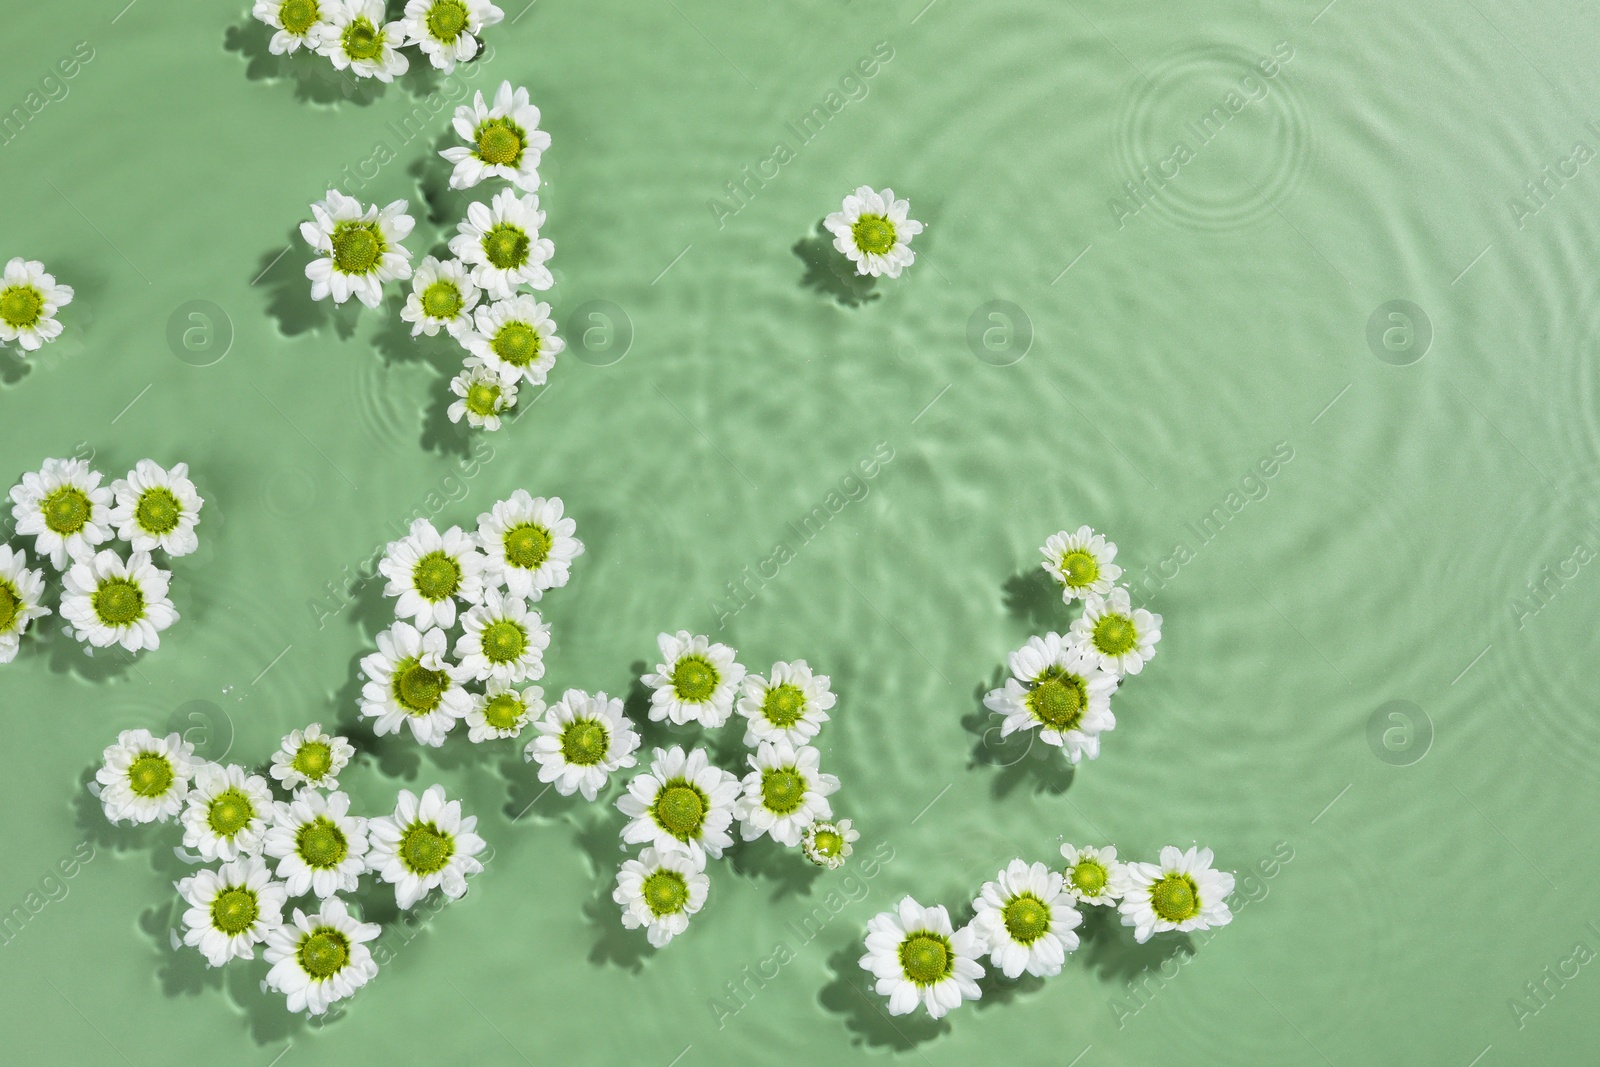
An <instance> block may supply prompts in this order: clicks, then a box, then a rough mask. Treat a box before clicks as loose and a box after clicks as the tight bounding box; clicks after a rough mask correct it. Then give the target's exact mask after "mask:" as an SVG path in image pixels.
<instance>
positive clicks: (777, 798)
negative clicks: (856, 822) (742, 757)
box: [733, 741, 839, 848]
mask: <svg viewBox="0 0 1600 1067" xmlns="http://www.w3.org/2000/svg"><path fill="white" fill-rule="evenodd" d="M821 759H822V753H820V752H818V751H817V750H816V749H814V748H812V747H811V746H810V745H801V746H800V747H799V748H796V747H795V746H794V745H791V744H790V743H789V742H787V741H764V742H762V744H761V747H760V748H759V749H758V750H756V751H755V752H754V753H752V754H751V755H750V757H749V760H750V766H751V767H753V768H754V770H752V771H751V772H750V773H749V774H747V775H745V776H744V795H743V796H741V797H740V798H739V800H738V802H737V803H735V804H734V808H733V813H734V816H735V817H736V818H738V820H739V834H740V836H741V837H743V838H744V839H745V840H746V841H754V840H756V839H757V838H758V837H760V836H761V835H762V834H771V835H772V839H773V840H774V841H776V842H778V843H779V844H780V845H788V846H789V847H790V848H793V847H794V846H796V845H798V844H799V843H800V834H801V832H802V831H804V830H805V829H806V828H807V827H808V826H810V825H811V824H812V823H814V822H816V821H817V820H818V819H831V818H832V817H833V808H832V807H831V806H829V804H828V796H829V795H830V794H832V793H834V792H836V791H837V790H838V788H839V779H837V778H835V777H834V776H833V775H831V774H823V773H821V772H820V771H819V770H818V769H817V765H818V763H819V762H820V761H821Z"/></svg>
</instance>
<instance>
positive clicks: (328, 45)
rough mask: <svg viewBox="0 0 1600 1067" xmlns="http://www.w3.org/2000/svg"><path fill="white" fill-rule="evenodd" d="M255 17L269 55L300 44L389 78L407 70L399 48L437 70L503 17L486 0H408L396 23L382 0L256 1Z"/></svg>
mask: <svg viewBox="0 0 1600 1067" xmlns="http://www.w3.org/2000/svg"><path fill="white" fill-rule="evenodd" d="M253 14H254V15H255V17H256V19H257V21H259V22H263V23H265V24H266V25H268V26H270V27H271V28H272V29H273V30H274V31H275V32H274V33H273V35H272V41H271V43H270V44H269V45H268V47H269V48H270V49H271V51H272V53H273V54H274V55H288V54H292V53H295V52H298V51H300V50H301V49H302V48H304V49H305V50H306V51H308V52H315V53H316V54H318V55H320V56H325V57H326V58H327V59H328V60H329V61H330V62H332V63H333V65H334V67H335V68H336V69H337V70H348V71H349V72H350V73H352V74H354V75H355V76H356V77H358V78H377V79H378V80H379V81H382V82H387V81H393V80H394V79H395V78H397V77H399V76H400V75H402V74H404V73H405V72H406V71H407V70H408V69H410V66H411V63H410V61H409V60H408V59H406V57H405V55H404V53H402V52H401V51H400V49H402V48H406V47H412V46H414V47H416V48H420V49H421V50H422V54H423V55H425V56H427V57H428V62H430V63H432V64H433V65H434V66H435V67H436V68H438V69H439V70H442V71H444V72H445V73H449V72H451V71H453V70H455V69H456V64H457V63H465V62H467V61H468V60H470V59H473V58H474V57H476V56H477V54H478V51H479V40H478V37H479V35H480V34H482V33H483V30H484V27H486V26H493V25H494V24H495V23H497V22H499V21H501V20H502V19H504V18H505V12H504V11H501V10H500V9H499V8H498V7H495V6H494V5H493V4H492V3H490V2H489V0H409V2H408V3H407V4H406V6H405V11H404V13H403V14H402V16H401V18H400V19H399V20H398V21H396V22H389V21H386V20H387V18H388V14H387V11H386V8H385V5H384V0H256V5H255V9H254V11H253Z"/></svg>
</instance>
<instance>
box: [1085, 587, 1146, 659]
mask: <svg viewBox="0 0 1600 1067" xmlns="http://www.w3.org/2000/svg"><path fill="white" fill-rule="evenodd" d="M1072 639H1073V643H1074V644H1076V645H1077V646H1078V648H1079V649H1081V650H1082V651H1083V653H1084V655H1086V656H1088V657H1089V658H1090V659H1091V660H1092V661H1094V662H1095V663H1098V664H1099V665H1100V669H1101V670H1104V671H1107V672H1109V673H1111V674H1114V675H1116V676H1117V677H1118V678H1121V677H1122V676H1123V675H1127V674H1138V673H1139V672H1140V671H1142V670H1144V665H1145V664H1146V663H1148V662H1150V659H1151V657H1153V656H1154V655H1155V654H1156V642H1157V641H1160V640H1161V616H1160V615H1156V614H1153V613H1151V612H1148V611H1146V610H1145V609H1143V608H1135V607H1134V606H1133V603H1132V602H1131V601H1130V600H1129V598H1128V591H1127V590H1126V589H1124V588H1123V587H1122V586H1118V587H1117V588H1115V589H1113V590H1111V592H1110V594H1108V595H1107V596H1103V597H1101V596H1089V597H1088V598H1086V599H1085V600H1084V603H1083V614H1082V615H1080V616H1078V617H1077V618H1076V619H1074V620H1073V622H1072Z"/></svg>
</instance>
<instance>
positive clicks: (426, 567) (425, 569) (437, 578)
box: [411, 552, 461, 603]
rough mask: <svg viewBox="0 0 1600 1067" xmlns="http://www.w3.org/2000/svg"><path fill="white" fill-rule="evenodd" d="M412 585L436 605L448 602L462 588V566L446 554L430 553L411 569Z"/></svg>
mask: <svg viewBox="0 0 1600 1067" xmlns="http://www.w3.org/2000/svg"><path fill="white" fill-rule="evenodd" d="M411 584H412V585H413V586H415V587H416V590H417V592H419V593H421V594H422V595H423V596H424V597H425V598H427V599H428V600H431V601H433V602H434V603H438V602H439V601H441V600H448V599H449V598H450V597H453V596H455V595H456V590H457V589H460V588H461V564H459V563H457V562H456V561H455V560H454V559H452V558H450V556H448V555H447V554H445V553H444V552H429V553H428V554H427V555H426V556H423V557H422V558H421V559H419V560H417V565H416V566H415V567H413V568H411Z"/></svg>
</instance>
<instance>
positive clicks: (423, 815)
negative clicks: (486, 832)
mask: <svg viewBox="0 0 1600 1067" xmlns="http://www.w3.org/2000/svg"><path fill="white" fill-rule="evenodd" d="M371 826H372V853H371V854H370V855H369V856H368V857H367V861H368V868H369V869H370V870H372V871H375V872H377V874H378V876H379V877H381V878H382V879H383V880H384V881H385V882H388V883H390V884H391V885H393V886H394V896H395V903H396V904H397V905H398V906H399V907H400V909H401V910H402V911H404V910H406V909H409V908H411V907H412V906H413V905H415V904H416V903H417V901H419V900H421V899H422V898H423V897H425V896H427V895H428V893H429V892H430V891H431V890H432V889H433V887H434V886H438V887H439V888H440V889H443V890H444V895H445V896H447V897H449V898H450V899H451V900H459V899H460V898H461V897H463V896H465V895H466V892H467V875H469V874H477V873H478V872H479V871H481V870H483V864H482V863H480V862H479V861H478V859H477V858H476V857H477V855H478V853H480V852H482V851H483V850H484V849H485V848H487V847H488V846H487V845H486V844H485V842H484V840H483V838H481V837H479V836H478V835H477V833H475V831H476V830H477V828H478V817H477V816H476V815H467V816H463V815H462V814H461V801H459V800H450V801H447V800H445V798H444V786H442V785H430V786H429V787H428V788H427V789H426V790H424V791H423V794H422V798H421V799H420V800H419V799H417V797H416V796H415V795H414V794H412V792H411V791H410V790H408V789H402V790H400V795H399V797H398V798H396V800H395V806H394V814H393V815H385V816H382V817H381V818H377V819H373V820H372V822H371Z"/></svg>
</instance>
